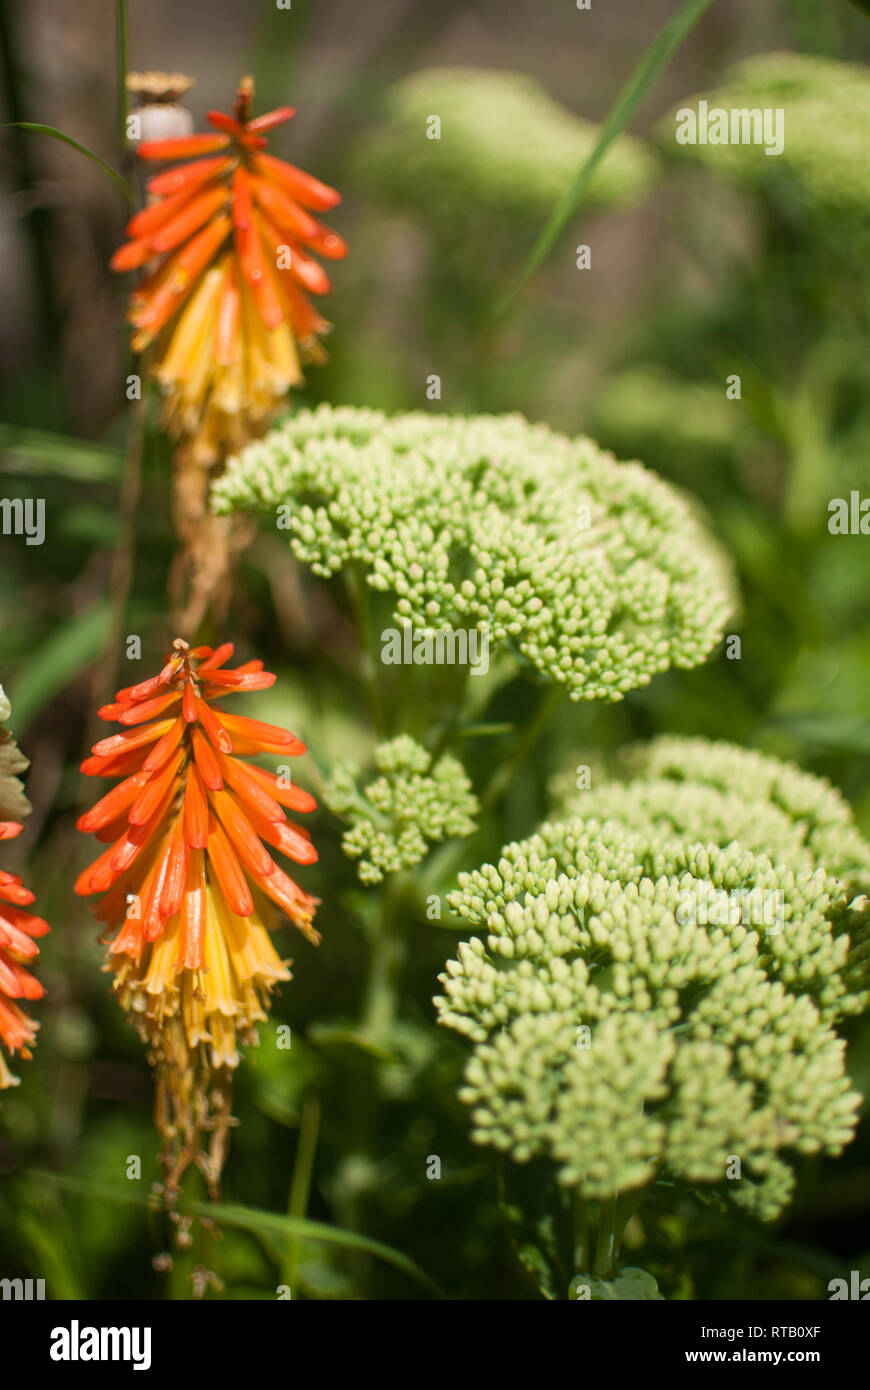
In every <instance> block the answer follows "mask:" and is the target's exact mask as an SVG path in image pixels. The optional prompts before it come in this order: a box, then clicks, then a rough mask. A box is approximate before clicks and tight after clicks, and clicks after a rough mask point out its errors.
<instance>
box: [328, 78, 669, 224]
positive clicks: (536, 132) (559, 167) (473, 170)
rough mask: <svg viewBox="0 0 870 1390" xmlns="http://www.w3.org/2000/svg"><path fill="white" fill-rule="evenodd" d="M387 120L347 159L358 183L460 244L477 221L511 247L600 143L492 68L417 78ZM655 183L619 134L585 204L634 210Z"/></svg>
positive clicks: (536, 90)
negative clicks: (486, 222)
mask: <svg viewBox="0 0 870 1390" xmlns="http://www.w3.org/2000/svg"><path fill="white" fill-rule="evenodd" d="M385 114H386V121H385V124H384V125H383V126H382V127H381V128H380V129H378V130H377V131H376V132H375V134H374V135H373V136H371V137H369V138H368V139H367V140H366V141H365V143H364V144H363V145H362V147H361V148H359V149H358V150H357V151H356V152H355V155H354V171H355V172H356V173H357V174H358V175H359V177H360V178H361V179H362V180H363V181H364V182H365V184H366V185H367V186H370V187H373V188H375V189H376V190H377V191H378V192H379V193H381V194H382V195H383V196H384V197H385V198H387V199H388V200H389V201H390V202H391V203H393V204H394V205H396V206H398V207H399V208H401V209H402V210H404V211H407V212H410V213H412V214H414V215H417V216H419V217H420V219H421V220H422V221H423V222H424V224H425V225H426V226H435V227H437V229H439V231H442V232H443V233H444V234H445V235H446V236H447V237H453V238H458V237H461V236H463V235H464V234H465V233H466V232H467V229H468V226H469V222H470V221H472V220H473V219H475V218H477V217H479V216H480V215H481V214H483V215H484V216H489V217H490V218H491V219H493V220H494V219H496V218H498V219H500V220H502V221H503V222H504V224H505V227H506V229H507V230H508V231H509V233H510V235H511V237H512V238H513V243H514V246H516V241H517V235H518V227H517V224H518V223H519V224H520V226H521V227H529V226H534V224H536V223H539V222H540V221H541V219H542V218H544V217H546V216H547V214H548V213H549V212H550V211H551V210H552V208H553V206H554V204H555V203H556V201H557V200H558V199H559V198H561V197H562V195H563V194H564V192H565V189H566V187H568V186H569V185H570V184H571V182H572V181H573V179H574V178H575V176H576V174H577V170H578V169H579V168H580V165H581V164H582V163H583V161H584V160H585V159H586V157H587V156H588V154H589V152H590V151H591V149H592V146H593V145H594V143H595V140H596V139H597V136H598V129H597V127H596V126H594V125H591V124H590V123H589V122H587V121H584V120H581V119H580V118H579V117H577V116H575V115H573V114H572V112H570V111H568V110H566V109H565V108H564V107H562V106H559V105H558V104H557V103H556V102H555V101H553V99H552V98H551V97H550V96H549V95H548V93H547V92H546V91H545V90H544V89H543V88H542V87H541V86H540V85H539V84H538V83H537V82H535V81H534V80H533V79H531V78H529V77H527V76H525V75H524V74H521V73H516V72H498V71H493V70H492V69H477V68H432V69H425V70H423V71H422V72H416V73H414V74H413V75H412V76H411V77H408V78H406V79H405V80H404V81H402V82H400V83H398V84H397V85H396V86H395V87H394V88H393V89H392V91H391V92H390V93H389V95H388V104H387V111H386V113H385ZM433 117H434V118H436V119H437V120H438V121H439V122H440V128H439V127H438V126H435V125H434V123H433ZM655 175H656V159H655V156H654V155H653V154H652V153H651V152H649V151H648V150H647V149H646V148H645V147H644V146H643V145H642V144H641V142H640V141H639V140H637V139H635V138H634V137H632V136H627V135H622V136H620V137H619V138H618V139H617V140H616V141H614V143H613V145H612V146H611V147H610V149H609V150H608V152H607V154H606V156H605V158H604V159H603V160H602V163H601V165H600V166H599V168H598V169H597V170H596V171H595V173H594V175H593V177H592V179H591V181H590V184H589V187H588V190H587V197H588V201H589V202H590V203H591V204H593V205H596V204H597V205H599V206H602V205H614V204H615V205H619V206H623V205H626V204H630V203H633V202H635V201H639V200H641V199H643V198H644V197H645V196H646V195H647V193H648V192H649V190H650V188H651V186H652V184H653V182H654V180H655Z"/></svg>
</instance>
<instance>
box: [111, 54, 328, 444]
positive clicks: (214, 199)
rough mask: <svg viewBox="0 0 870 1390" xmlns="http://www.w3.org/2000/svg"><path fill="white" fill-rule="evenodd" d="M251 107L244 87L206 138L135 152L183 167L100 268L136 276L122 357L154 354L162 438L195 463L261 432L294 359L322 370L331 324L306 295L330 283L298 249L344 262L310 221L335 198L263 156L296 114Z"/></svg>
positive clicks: (294, 380)
mask: <svg viewBox="0 0 870 1390" xmlns="http://www.w3.org/2000/svg"><path fill="white" fill-rule="evenodd" d="M252 102H253V83H252V82H251V80H250V79H247V78H246V79H244V80H243V82H242V84H241V85H240V87H239V92H238V96H237V98H236V101H235V103H234V107H233V112H232V114H229V113H226V112H220V111H212V112H209V115H208V120H209V123H210V124H211V125H212V126H213V127H214V128H215V129H214V132H213V133H211V134H202V135H195V136H190V137H185V138H183V139H180V140H158V141H149V142H146V143H145V144H143V145H140V146H139V151H138V153H139V156H140V158H142V159H146V160H178V161H182V162H179V163H178V164H177V166H176V167H175V168H170V169H167V170H163V171H161V172H159V173H157V174H155V176H154V177H153V178H151V179H150V180H149V181H148V185H147V187H148V192H149V194H150V195H151V197H152V198H153V199H156V201H154V202H152V203H150V204H149V205H148V206H147V207H145V208H143V209H142V210H141V211H140V212H138V213H136V215H135V216H134V217H133V218H132V219H131V220H130V223H129V225H128V229H127V231H128V237H129V240H128V241H127V242H125V244H124V245H123V246H121V247H120V248H119V249H118V250H117V251H116V252H115V254H114V256H113V257H112V261H111V265H112V268H113V269H115V270H117V271H129V270H136V269H141V268H143V267H147V269H146V274H145V278H144V280H143V282H142V283H141V284H140V285H139V287H138V288H137V289H136V290H134V292H133V294H132V295H131V299H130V311H129V320H130V323H131V325H132V328H133V336H132V344H133V348H134V350H135V351H137V352H138V351H143V350H144V349H145V348H147V347H149V346H151V345H154V351H153V354H152V359H151V362H150V364H149V366H150V370H151V372H152V374H153V375H154V376H155V377H156V378H157V380H158V381H159V382H160V385H161V388H162V390H163V392H164V394H165V396H166V405H165V410H164V421H165V424H166V427H167V428H168V429H169V431H170V432H171V433H172V434H173V435H175V436H179V435H183V436H185V437H186V439H187V440H188V441H189V443H190V445H191V457H192V459H193V460H194V462H197V463H200V464H203V465H211V464H212V463H215V462H217V461H218V460H219V459H221V458H222V457H224V456H225V454H226V451H227V449H228V448H229V447H232V448H233V449H234V450H237V449H239V448H241V447H243V445H244V444H245V443H247V441H248V440H249V439H253V438H256V437H257V436H258V435H259V434H261V433H262V432H263V430H264V429H265V427H266V426H267V424H268V423H269V420H270V419H271V417H272V415H273V414H274V412H275V410H276V409H277V408H278V406H279V405H280V403H281V401H282V400H283V398H284V396H285V395H286V393H287V391H288V390H289V389H290V388H291V387H293V386H294V385H298V384H299V383H300V382H301V381H302V371H301V367H300V351H301V353H302V355H303V356H304V357H305V358H306V360H308V361H314V362H322V361H324V360H325V354H324V352H323V349H322V348H321V347H320V345H319V339H320V337H322V336H323V334H325V333H326V332H327V331H328V329H329V325H328V323H327V322H326V320H325V319H324V318H322V317H321V316H320V315H319V314H318V313H316V312H315V311H314V310H312V309H311V307H310V305H309V304H308V301H307V299H306V295H305V292H306V291H308V292H310V293H312V294H326V293H327V292H328V290H329V288H330V283H329V279H328V277H327V276H326V274H325V273H324V271H323V270H322V268H321V267H320V265H319V264H318V263H317V261H315V260H314V259H313V257H312V256H311V255H310V254H308V253H307V252H306V251H305V250H303V249H302V248H303V247H308V248H309V251H311V252H314V253H315V254H317V255H320V256H323V257H324V258H326V259H328V260H340V259H341V258H342V257H343V256H344V255H345V254H346V253H347V246H346V244H345V242H344V241H343V240H342V238H341V237H340V236H338V234H337V233H335V232H333V231H332V230H331V229H330V228H328V227H324V226H323V225H322V224H321V223H320V222H318V221H317V220H316V219H315V218H314V217H312V216H311V214H310V212H309V211H308V209H314V210H315V211H322V210H324V209H326V208H330V207H334V206H335V204H336V203H338V202H339V201H340V197H339V194H338V193H337V192H336V191H335V189H333V188H330V187H329V186H328V185H327V184H324V183H321V182H320V181H319V180H317V179H315V178H312V177H311V175H309V174H306V173H305V172H304V170H301V169H298V168H296V167H295V166H294V165H292V164H287V163H285V161H283V160H280V159H276V158H275V157H274V156H271V155H268V154H266V153H264V150H265V147H266V144H267V139H266V136H267V134H268V133H269V132H271V131H273V130H274V129H275V128H276V127H278V126H280V125H282V124H283V123H284V122H286V121H288V120H290V118H291V117H292V116H293V114H294V108H293V107H290V106H283V107H278V108H277V109H276V110H274V111H269V112H266V113H264V114H263V115H262V116H258V117H254V116H253V113H252ZM231 232H232V233H233V237H232V241H230V240H229V238H230V233H231ZM227 243H229V244H227ZM279 248H284V250H283V251H282V250H279ZM288 249H289V251H290V265H289V267H287V266H285V265H284V263H283V262H284V259H285V258H286V256H287V250H288ZM279 256H280V257H281V262H280V264H279V260H278V257H279ZM291 279H292V281H293V284H292V286H291V285H290V284H289V283H288V281H289V280H291ZM261 325H262V327H263V328H264V329H265V332H262V331H261Z"/></svg>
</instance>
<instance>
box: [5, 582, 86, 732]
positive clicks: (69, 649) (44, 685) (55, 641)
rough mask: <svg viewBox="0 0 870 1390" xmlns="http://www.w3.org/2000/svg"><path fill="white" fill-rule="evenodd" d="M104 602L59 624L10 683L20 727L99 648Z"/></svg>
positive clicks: (71, 677)
mask: <svg viewBox="0 0 870 1390" xmlns="http://www.w3.org/2000/svg"><path fill="white" fill-rule="evenodd" d="M109 613H110V607H109V604H108V602H107V601H103V602H101V603H95V604H94V605H93V607H92V608H88V609H86V610H85V612H84V613H81V614H78V615H77V616H76V617H72V618H67V619H66V620H65V621H64V622H62V623H59V624H58V626H57V627H56V628H55V629H54V631H53V632H52V634H51V636H50V637H48V638H47V639H46V641H45V642H43V643H42V645H41V646H39V647H37V648H36V650H35V651H34V652H32V653H31V654H30V656H28V658H27V661H26V663H25V664H24V667H23V669H22V672H21V675H20V677H19V678H18V679H16V680H15V681H14V682H10V684H11V685H12V694H13V705H14V709H15V718H16V722H17V723H18V726H19V728H20V729H24V728H25V727H26V726H27V725H28V724H29V723H31V721H32V720H33V719H34V718H35V717H36V715H37V714H39V712H40V710H42V709H44V708H45V706H46V705H47V704H48V702H49V701H50V700H52V699H54V697H55V695H57V694H58V693H59V692H60V691H61V690H63V689H65V687H66V686H67V685H69V683H70V681H71V680H73V679H74V678H75V677H76V676H77V675H78V674H79V672H80V671H83V670H84V669H85V667H86V666H89V665H90V664H91V662H92V661H94V660H95V659H96V658H97V657H98V656H99V654H100V652H101V651H102V649H103V644H104V642H105V640H106V632H107V629H108V623H109Z"/></svg>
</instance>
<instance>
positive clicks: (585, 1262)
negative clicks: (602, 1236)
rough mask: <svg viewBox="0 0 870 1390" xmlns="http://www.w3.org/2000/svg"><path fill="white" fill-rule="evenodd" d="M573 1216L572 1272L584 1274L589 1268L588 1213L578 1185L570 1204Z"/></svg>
mask: <svg viewBox="0 0 870 1390" xmlns="http://www.w3.org/2000/svg"><path fill="white" fill-rule="evenodd" d="M572 1210H573V1217H574V1273H575V1274H586V1273H587V1272H588V1269H589V1256H590V1254H591V1250H590V1247H589V1213H588V1211H587V1210H586V1203H585V1201H584V1199H583V1193H582V1191H581V1190H580V1188H579V1187H575V1189H574V1200H573V1204H572Z"/></svg>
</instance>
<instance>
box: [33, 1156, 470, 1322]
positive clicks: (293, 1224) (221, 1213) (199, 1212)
mask: <svg viewBox="0 0 870 1390" xmlns="http://www.w3.org/2000/svg"><path fill="white" fill-rule="evenodd" d="M31 1176H32V1177H33V1178H36V1179H38V1180H39V1181H41V1182H45V1183H51V1184H53V1185H54V1186H56V1187H60V1188H63V1189H64V1190H65V1191H67V1192H74V1193H77V1194H78V1195H79V1196H81V1197H98V1198H100V1199H101V1200H105V1201H109V1202H123V1203H125V1204H126V1205H133V1206H141V1207H144V1206H152V1205H153V1201H152V1200H149V1198H147V1197H143V1196H142V1195H141V1194H139V1193H135V1192H131V1191H130V1190H129V1184H124V1186H121V1184H120V1183H119V1185H118V1186H117V1187H111V1186H110V1185H109V1184H108V1183H98V1182H88V1181H86V1180H85V1179H82V1178H70V1177H67V1176H66V1175H64V1174H61V1173H49V1172H39V1171H37V1170H35V1169H33V1170H31ZM178 1209H179V1211H182V1212H187V1213H191V1214H192V1215H195V1216H207V1217H209V1218H210V1220H212V1221H214V1222H215V1223H216V1224H217V1225H218V1226H236V1227H238V1228H240V1229H241V1230H244V1231H250V1232H251V1233H252V1234H254V1235H263V1236H266V1237H271V1236H280V1237H283V1239H285V1240H286V1239H288V1238H293V1239H296V1240H316V1241H322V1242H324V1243H325V1244H327V1245H340V1246H342V1247H344V1248H345V1249H347V1250H358V1251H360V1253H361V1254H365V1255H372V1256H374V1258H375V1259H378V1260H383V1262H384V1264H389V1265H392V1266H393V1267H394V1268H395V1269H399V1270H401V1271H402V1273H403V1274H407V1275H408V1276H409V1278H411V1279H413V1280H415V1282H417V1283H419V1284H422V1285H423V1286H424V1287H425V1288H427V1289H428V1290H429V1292H430V1293H431V1294H432V1295H433V1296H434V1297H435V1298H445V1297H446V1295H445V1294H444V1293H443V1292H442V1290H441V1289H439V1287H438V1285H437V1284H436V1283H435V1281H434V1280H433V1279H430V1278H429V1276H428V1274H425V1273H424V1272H423V1270H422V1269H420V1267H419V1265H416V1264H415V1263H414V1261H413V1260H411V1259H409V1258H408V1256H407V1255H403V1254H402V1252H401V1250H394V1249H393V1248H392V1246H390V1245H384V1244H382V1242H381V1241H379V1240H372V1239H371V1238H370V1237H369V1236H362V1235H358V1234H357V1232H356V1231H344V1230H341V1229H340V1227H338V1226H328V1225H327V1224H326V1222H324V1221H310V1220H309V1219H308V1218H307V1217H302V1216H284V1215H283V1214H282V1213H280V1212H271V1211H259V1210H257V1209H256V1208H255V1207H245V1206H241V1205H227V1206H223V1205H221V1203H219V1202H192V1203H190V1204H189V1205H186V1204H184V1203H183V1202H182V1203H180V1204H179V1208H178Z"/></svg>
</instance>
